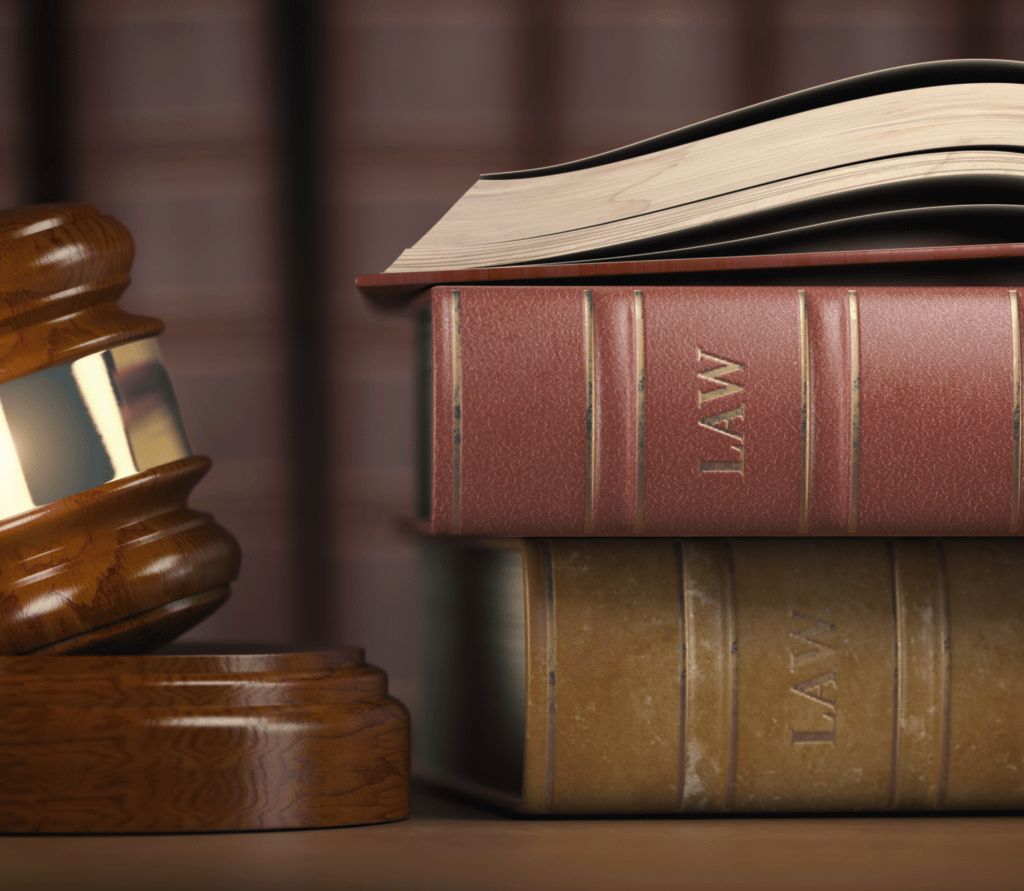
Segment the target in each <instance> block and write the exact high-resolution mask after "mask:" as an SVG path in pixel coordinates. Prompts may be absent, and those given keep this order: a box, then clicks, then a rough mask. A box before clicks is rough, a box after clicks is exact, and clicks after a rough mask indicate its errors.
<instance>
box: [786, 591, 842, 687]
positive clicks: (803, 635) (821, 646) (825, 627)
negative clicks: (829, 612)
mask: <svg viewBox="0 0 1024 891" xmlns="http://www.w3.org/2000/svg"><path fill="white" fill-rule="evenodd" d="M789 617H790V618H791V619H803V620H804V621H805V622H811V623H812V624H811V627H810V628H804V629H803V630H802V631H791V632H790V633H789V636H790V637H793V638H796V639H797V640H802V641H803V642H804V643H805V644H810V645H811V649H809V650H804V651H803V652H802V653H797V652H795V651H792V650H791V651H790V653H789V670H790V671H793V670H794V669H796V668H797V667H798V666H800V665H803V664H805V663H806V662H809V661H811V660H812V659H817V658H818V657H819V656H822V655H824V651H825V650H827V651H828V652H830V653H834V652H835V647H830V646H829V645H828V644H826V643H822V642H821V641H820V640H815V639H814V638H813V637H812V636H811V635H822V634H827V633H828V632H829V631H835V630H836V626H835V625H833V624H832V623H831V622H826V621H825V620H824V619H816V618H814V616H808V615H806V614H805V613H801V612H797V610H795V609H793V608H792V607H790V609H789Z"/></svg>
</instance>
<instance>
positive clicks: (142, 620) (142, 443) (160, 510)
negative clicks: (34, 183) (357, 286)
mask: <svg viewBox="0 0 1024 891" xmlns="http://www.w3.org/2000/svg"><path fill="white" fill-rule="evenodd" d="M133 254H134V247H133V243H132V238H131V235H130V234H129V232H128V230H127V229H125V228H124V226H122V225H121V224H120V223H118V222H117V221H116V220H114V219H113V218H111V217H107V216H102V215H100V214H99V212H98V211H97V210H96V209H95V208H92V207H88V206H79V205H54V206H49V207H35V208H23V209H20V210H15V211H7V212H0V832H76V833H77V832H183V831H214V830H239V829H284V828H295V827H313V826H341V825H348V824H352V823H375V822H382V821H386V820H396V819H400V818H402V817H404V816H406V815H407V814H408V806H409V767H408V761H409V719H408V714H407V713H406V711H405V709H404V707H403V706H402V705H401V704H400V703H398V702H397V701H396V700H393V699H391V698H389V697H388V696H387V689H386V687H387V679H386V677H385V675H384V673H383V672H381V671H380V670H379V669H376V668H373V667H372V666H367V665H365V664H364V662H363V656H362V651H361V650H357V649H342V650H338V651H334V652H326V653H281V654H262V655H260V654H253V655H235V656H230V655H207V656H198V655H180V656H171V655H139V654H144V653H146V652H148V651H150V650H153V649H156V648H158V647H160V646H162V645H163V644H165V643H167V642H168V641H171V640H173V639H174V638H175V637H177V636H178V635H179V634H180V633H182V632H183V631H185V630H186V629H187V628H189V627H191V626H192V625H194V624H195V623H197V622H199V621H201V620H202V619H203V618H205V617H206V616H207V615H208V614H209V613H211V612H212V611H213V610H214V609H216V608H217V607H218V606H219V605H220V604H221V603H223V602H224V600H225V599H226V598H227V596H228V590H229V589H228V585H229V583H230V582H231V581H232V580H233V579H234V578H235V577H236V576H237V574H238V569H239V559H240V555H239V549H238V545H237V543H236V542H235V540H234V538H232V536H231V535H230V533H228V532H227V531H226V530H225V529H223V528H222V527H221V526H219V525H217V523H216V522H214V520H213V518H212V517H211V516H210V515H209V514H205V513H201V512H198V511H193V510H191V509H190V508H189V507H188V506H187V504H186V499H187V497H188V494H189V492H190V491H191V489H192V488H193V486H195V484H196V483H197V482H198V481H199V479H200V478H201V477H202V476H203V475H204V474H205V473H206V471H207V470H208V469H209V466H210V462H209V460H208V459H206V458H203V457H199V456H196V455H193V454H192V449H191V445H190V443H189V439H188V436H187V434H186V432H185V428H184V425H183V423H182V421H181V417H180V415H179V412H178V406H177V404H176V401H175V399H174V393H173V390H172V389H171V386H170V381H169V380H168V378H167V374H166V371H165V370H164V367H163V364H162V362H161V361H160V356H159V351H158V350H157V348H156V344H155V342H154V341H153V337H154V336H155V335H156V334H158V333H159V332H160V330H161V328H162V325H161V323H160V322H159V321H157V320H155V319H149V318H144V317H141V316H136V315H132V314H129V313H127V312H125V311H124V310H122V309H121V308H120V307H119V306H118V305H117V299H118V297H119V296H120V294H121V292H122V291H123V290H124V288H125V286H126V285H127V284H128V271H129V268H130V266H131V261H132V258H133Z"/></svg>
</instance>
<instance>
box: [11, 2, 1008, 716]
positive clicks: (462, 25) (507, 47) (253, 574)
mask: <svg viewBox="0 0 1024 891" xmlns="http://www.w3.org/2000/svg"><path fill="white" fill-rule="evenodd" d="M1022 39H1024V4H1019V3H1014V2H995V0H989V2H985V0H957V2H954V0H948V2H943V0H856V2H846V0H777V2H758V0H731V2H730V0H347V2H346V0H333V2H331V0H321V2H314V0H279V2H268V0H218V2H212V0H204V2H198V0H135V2H129V0H0V204H2V205H3V206H15V205H20V204H28V203H36V202H46V201H63V200H76V201H85V202H88V203H92V204H95V205H97V206H98V207H99V208H101V209H102V210H103V211H104V212H106V213H111V214H114V215H115V216H117V217H118V218H120V219H121V220H122V221H123V222H124V223H126V224H127V225H128V227H129V228H130V229H131V230H132V232H133V233H134V235H135V239H136V244H137V255H136V261H135V266H134V271H133V283H132V285H131V287H130V288H129V290H128V291H127V292H126V295H125V297H124V298H123V299H122V304H123V305H124V306H125V307H126V308H129V309H131V310H133V311H136V312H139V313H143V314H148V315H154V316H158V317H159V318H161V319H163V320H164V322H165V323H166V332H165V333H164V335H163V336H162V338H161V344H162V349H163V352H164V357H165V359H166V362H167V365H168V366H169V370H170V372H171V377H172V380H173V381H174V383H175V386H176V389H177V393H178V397H179V400H180V402H181V407H182V412H183V415H184V417H185V419H186V423H187V424H188V425H189V428H190V432H191V434H192V438H193V440H194V443H195V447H196V450H197V451H198V452H199V453H201V454H207V455H209V456H211V457H212V458H213V459H214V464H213V469H212V470H211V472H210V473H209V475H208V476H207V478H206V479H205V480H204V481H203V482H202V483H200V485H199V487H198V488H197V489H196V491H195V494H194V496H193V498H192V504H193V505H194V506H196V507H199V508H202V509H205V510H209V511H211V512H212V513H213V514H214V515H215V516H216V517H217V519H218V520H220V521H221V522H222V523H223V524H224V525H225V526H226V527H227V528H229V529H230V530H231V531H232V532H234V534H235V535H236V536H237V537H238V538H239V540H240V541H241V543H242V548H243V555H244V558H243V564H242V574H241V577H240V578H239V580H238V582H237V583H236V584H235V586H234V595H233V598H232V600H231V601H230V602H229V603H228V605H227V606H225V607H224V608H223V609H222V610H221V611H220V612H218V613H216V614H215V615H214V616H213V617H212V618H210V619H208V620H207V621H206V622H205V623H204V624H203V625H201V626H200V627H198V628H196V629H195V630H194V631H193V632H191V633H190V635H189V636H190V637H191V638H192V639H199V640H220V641H265V642H278V643H297V644H301V645H303V646H318V645H326V644H331V643H352V644H358V645H363V646H365V647H366V649H367V655H368V658H369V660H370V661H371V662H374V663H376V664H379V665H381V666H382V667H384V668H385V669H386V670H387V672H388V673H389V675H390V677H391V682H392V690H393V692H394V693H395V694H396V695H397V696H398V697H399V698H401V699H403V700H404V701H406V702H407V703H408V704H409V705H410V706H411V707H412V708H413V711H414V713H415V706H416V700H417V677H418V670H419V665H418V660H419V645H418V634H419V626H420V621H419V619H420V602H419V596H418V580H417V569H416V553H415V546H414V544H413V543H412V542H410V541H409V540H407V539H404V538H403V537H402V535H401V534H400V533H399V532H398V531H397V530H396V526H395V519H396V518H398V517H401V516H406V515H408V514H409V513H410V511H411V504H412V486H413V479H412V476H413V472H412V466H413V424H412V418H413V400H412V366H413V362H412V328H411V323H410V321H409V320H408V319H405V318H401V317H386V316H380V315H375V314H374V313H372V312H371V311H370V310H369V309H368V308H367V307H366V306H365V305H364V302H363V300H362V298H361V297H360V295H359V293H358V292H357V291H356V289H355V288H354V286H353V284H352V279H353V277H354V276H355V275H357V274H359V273H365V272H379V271H382V270H383V269H384V268H385V267H386V266H387V265H388V264H390V263H391V261H392V260H393V259H394V258H395V257H396V256H397V255H398V254H399V252H400V251H401V250H402V249H404V248H405V247H407V246H409V245H410V244H411V243H413V242H414V241H416V240H417V239H418V238H419V237H420V235H422V234H423V233H424V232H425V231H426V230H427V229H428V228H429V227H430V226H431V225H432V224H433V223H434V222H435V221H436V220H437V218H439V217H440V216H441V215H442V213H443V212H444V211H445V210H447V208H448V207H449V206H450V205H451V204H452V203H453V202H454V201H455V200H456V199H457V198H458V197H459V196H460V195H461V194H462V193H463V192H464V191H465V190H466V189H467V188H468V187H469V186H470V185H471V184H472V183H473V182H474V181H475V180H476V178H477V176H478V175H479V174H480V173H482V172H488V171H496V170H508V169H517V168H523V167H531V166H541V165H546V164H551V163H555V162H558V161H563V160H569V159H572V158H577V157H581V156H585V155H589V154H593V153H595V152H600V151H603V150H606V149H611V148H615V147H617V146H620V145H624V144H627V143H629V142H634V141H636V140H639V139H643V138H646V137H648V136H653V135H656V134H658V133H661V132H664V131H667V130H672V129H675V128H677V127H681V126H684V125H686V124H690V123H693V122H694V121H698V120H702V119H704V118H707V117H710V116H713V115H717V114H720V113H722V112H726V111H730V110H732V109H734V108H738V107H740V106H743V105H747V104H750V103H753V102H757V101H760V100H763V99H768V98H771V97H772V96H775V95H779V94H782V93H787V92H791V91H793V90H799V89H803V88H805V87H810V86H814V85H815V84H819V83H824V82H827V81H831V80H835V79H838V78H842V77H847V76H849V75H854V74H859V73H862V72H865V71H871V70H875V69H879V68H886V67H890V66H894V65H903V64H907V63H911V62H921V61H925V60H929V59H941V58H953V57H995V58H1015V57H1016V58H1024V50H1022V49H1021V47H1022V46H1024V43H1022Z"/></svg>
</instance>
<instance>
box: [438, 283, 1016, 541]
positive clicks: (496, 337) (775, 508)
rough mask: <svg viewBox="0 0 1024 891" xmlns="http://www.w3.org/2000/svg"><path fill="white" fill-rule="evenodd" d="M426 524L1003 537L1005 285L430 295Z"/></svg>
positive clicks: (1009, 301)
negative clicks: (429, 492)
mask: <svg viewBox="0 0 1024 891" xmlns="http://www.w3.org/2000/svg"><path fill="white" fill-rule="evenodd" d="M431 307H432V310H431V312H432V319H433V334H432V338H433V343H432V350H433V383H432V388H433V396H432V413H433V417H432V426H433V434H432V435H433V461H432V495H431V527H432V529H433V531H434V532H435V533H439V534H464V535H523V536H552V535H554V536H558V535H657V536H704V535H708V536H712V535H714V536H719V535H731V536H741V535H802V534H808V535H852V534H860V535H1015V534H1018V533H1019V532H1020V528H1021V523H1020V490H1021V448H1020V413H1021V346H1020V312H1021V310H1020V300H1019V298H1018V294H1017V291H1016V290H1013V289H1011V288H1007V287H988V286H963V287H958V286H948V287H947V286H935V287H900V286H881V287H865V288H857V289H848V288H843V287H831V286H830V287H808V288H803V289H802V288H798V287H789V286H782V287H775V286H773V287H769V286H744V285H733V286H729V287H714V286H650V287H647V286H645V287H637V288H634V287H623V286H594V287H587V286H585V285H581V284H579V283H565V284H562V285H554V286H544V287H529V286H466V287H451V286H448V287H435V288H434V289H433V290H432V292H431Z"/></svg>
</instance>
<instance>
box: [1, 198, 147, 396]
mask: <svg viewBox="0 0 1024 891" xmlns="http://www.w3.org/2000/svg"><path fill="white" fill-rule="evenodd" d="M134 256H135V245H134V242H133V241H132V237H131V234H130V233H129V232H128V230H127V229H126V228H125V227H124V226H123V225H122V224H121V223H119V222H118V221H117V220H115V219H114V218H113V217H108V216H103V215H101V214H100V212H99V211H98V210H97V209H96V208H95V207H91V206H89V205H80V204H54V205H37V206H34V207H24V208H17V209H15V210H8V211H3V212H0V383H2V382H4V381H8V380H12V379H13V378H17V377H21V376H22V375H25V374H29V373H31V372H33V371H39V370H40V369H43V368H50V367H52V366H54V365H60V364H63V363H64V362H70V361H72V360H74V359H78V358H80V357H81V356H87V355H89V354H90V353H95V352H98V351H99V350H102V349H106V348H107V347H110V346H114V345H115V344H118V343H124V342H125V341H128V340H137V339H138V338H140V337H151V336H153V335H154V334H159V333H160V331H161V330H162V329H163V325H162V323H161V322H159V321H158V320H157V319H151V318H146V317H145V316H137V315H133V314H131V313H127V312H125V311H124V310H123V309H121V308H120V307H119V306H118V305H117V298H118V297H120V295H121V292H122V291H123V290H124V289H125V287H126V286H127V284H128V281H129V278H128V270H129V268H130V267H131V264H132V259H133V257H134Z"/></svg>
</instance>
